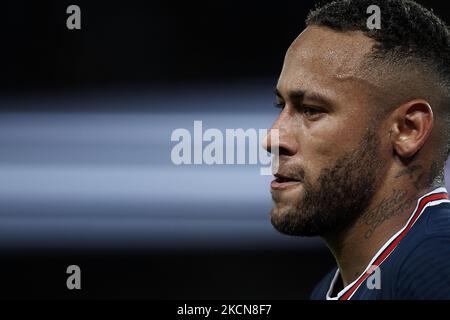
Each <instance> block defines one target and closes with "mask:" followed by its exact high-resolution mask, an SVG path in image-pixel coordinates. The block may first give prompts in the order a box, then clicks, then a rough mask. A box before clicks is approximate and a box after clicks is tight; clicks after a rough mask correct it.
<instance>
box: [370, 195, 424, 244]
mask: <svg viewBox="0 0 450 320" xmlns="http://www.w3.org/2000/svg"><path fill="white" fill-rule="evenodd" d="M416 200H417V198H416V195H415V194H414V195H413V196H412V197H409V198H408V197H407V191H405V190H397V189H393V190H392V195H391V196H389V197H386V198H384V199H383V200H381V202H380V203H379V204H378V205H377V206H376V207H375V208H373V209H372V210H370V211H369V212H368V213H367V214H365V215H364V217H363V222H364V223H365V224H366V225H367V226H368V227H369V229H368V230H367V231H366V233H365V234H364V237H365V238H366V239H369V238H370V237H371V236H372V234H373V232H374V231H375V229H376V228H378V227H379V226H380V225H381V224H382V223H383V222H384V221H386V220H389V219H390V218H392V217H393V216H395V215H398V214H401V213H402V212H404V211H405V210H408V209H410V208H411V207H412V205H413V204H414V203H415V202H416Z"/></svg>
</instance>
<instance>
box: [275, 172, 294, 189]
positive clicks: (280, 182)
mask: <svg viewBox="0 0 450 320" xmlns="http://www.w3.org/2000/svg"><path fill="white" fill-rule="evenodd" d="M275 178H276V179H275V180H273V181H272V183H271V184H270V187H271V188H272V189H273V190H283V189H287V188H289V187H292V186H295V185H298V184H300V183H301V181H300V180H297V179H293V178H290V177H288V176H284V175H282V174H275Z"/></svg>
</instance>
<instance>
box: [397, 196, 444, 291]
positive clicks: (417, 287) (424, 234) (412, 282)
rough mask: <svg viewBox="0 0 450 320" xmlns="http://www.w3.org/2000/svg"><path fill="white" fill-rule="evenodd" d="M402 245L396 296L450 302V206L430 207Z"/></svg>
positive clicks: (442, 204) (400, 246)
mask: <svg viewBox="0 0 450 320" xmlns="http://www.w3.org/2000/svg"><path fill="white" fill-rule="evenodd" d="M424 214H425V215H424V216H423V219H421V220H420V221H418V225H417V226H415V228H413V230H411V231H412V232H410V233H409V234H408V235H407V237H405V239H403V241H402V242H401V243H400V245H399V251H398V253H399V254H398V256H399V258H400V259H399V260H398V269H397V272H396V278H397V279H396V281H395V282H396V286H395V291H396V296H397V297H398V298H400V299H450V204H449V203H441V204H439V205H436V206H433V207H430V208H427V209H426V211H425V212H424Z"/></svg>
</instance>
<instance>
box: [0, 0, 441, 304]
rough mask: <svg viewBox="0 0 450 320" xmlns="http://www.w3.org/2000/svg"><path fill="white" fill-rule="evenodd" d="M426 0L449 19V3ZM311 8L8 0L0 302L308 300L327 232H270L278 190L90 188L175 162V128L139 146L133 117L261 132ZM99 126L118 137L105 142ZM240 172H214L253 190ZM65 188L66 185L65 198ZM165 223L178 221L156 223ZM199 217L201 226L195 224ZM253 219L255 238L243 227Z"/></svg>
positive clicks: (0, 133)
mask: <svg viewBox="0 0 450 320" xmlns="http://www.w3.org/2000/svg"><path fill="white" fill-rule="evenodd" d="M419 2H420V3H423V4H425V5H426V6H427V7H432V8H434V10H435V12H437V13H438V14H439V15H440V16H441V17H442V18H444V19H446V21H447V22H448V21H449V19H450V16H449V13H450V12H449V10H447V6H448V5H447V4H446V3H445V2H443V1H419ZM314 3H315V1H267V2H261V1H258V2H257V1H254V2H253V1H251V2H244V1H239V2H233V1H221V0H220V1H208V2H206V1H205V2H189V1H183V2H182V1H180V2H173V1H134V0H130V1H6V2H3V3H2V11H1V12H2V19H1V20H2V24H3V26H2V27H1V33H2V37H1V48H2V49H1V54H0V58H1V59H0V60H1V65H0V66H1V67H0V84H1V86H0V92H1V96H0V112H1V113H0V118H1V119H0V122H1V123H0V169H1V170H0V229H1V230H0V242H1V243H0V244H1V245H0V247H1V249H0V250H1V251H0V272H1V276H2V277H1V278H2V281H1V286H0V287H1V290H0V298H3V299H8V298H9V299H11V298H12V299H17V298H36V299H46V298H96V299H98V298H153V299H158V298H159V299H165V298H169V299H214V298H220V299H227V298H228V299H240V298H242V299H251V298H254V299H269V298H270V299H303V298H307V297H308V295H309V292H310V290H311V289H312V287H313V286H314V284H315V283H316V282H317V281H318V280H319V279H320V278H321V276H322V275H324V273H325V272H327V271H328V270H329V269H331V268H332V267H333V265H334V262H333V259H332V257H331V255H330V253H329V252H328V250H327V249H326V248H325V246H324V245H323V244H322V243H321V241H320V240H319V239H312V240H311V239H293V238H290V239H286V238H287V237H283V236H281V235H278V234H276V233H275V232H274V231H271V229H270V223H269V221H268V219H267V214H266V213H267V209H268V208H269V207H268V203H269V202H268V201H270V199H269V197H270V196H269V194H268V193H267V195H266V196H265V198H261V201H256V202H255V203H247V202H245V198H232V197H231V198H227V196H226V195H224V196H223V199H221V198H220V197H217V196H215V198H214V196H212V200H211V201H212V202H210V203H209V204H208V205H209V206H202V205H201V203H202V199H204V198H207V197H208V192H209V191H208V190H199V193H198V194H194V195H196V196H198V199H197V198H196V199H197V200H196V201H193V202H192V203H188V204H185V203H183V201H181V200H180V201H179V203H176V202H177V199H176V196H174V197H175V199H172V200H173V201H174V203H175V204H173V203H172V204H170V205H169V204H168V202H171V201H172V200H171V198H170V194H171V192H172V191H174V190H175V189H176V188H177V185H176V184H174V185H173V186H172V187H171V188H172V189H171V188H168V189H167V199H166V198H164V199H163V200H162V201H161V203H159V204H158V205H157V206H156V205H154V204H153V203H152V204H148V203H147V202H145V201H144V202H143V204H141V205H139V204H138V205H136V204H135V203H134V202H133V201H134V198H133V197H132V196H124V197H123V199H124V200H123V201H122V202H120V201H116V202H115V201H113V200H114V192H116V193H118V194H119V195H120V194H122V193H124V194H125V193H126V192H125V191H126V190H130V188H131V187H133V186H134V185H135V182H136V181H137V180H133V179H131V180H126V179H125V180H124V181H125V182H124V183H121V182H120V181H119V180H114V179H113V180H112V181H113V182H112V183H113V184H116V185H115V188H116V189H114V188H113V191H114V192H112V191H111V192H110V193H107V192H106V193H104V194H103V193H99V195H98V199H97V198H96V197H97V193H95V192H93V193H92V194H91V197H90V198H88V199H87V198H86V197H88V196H86V195H84V194H82V190H83V189H86V187H88V189H89V187H91V189H92V190H94V191H95V190H97V188H100V187H103V185H101V184H98V181H97V180H94V179H97V178H93V177H94V176H95V173H96V172H97V171H96V170H104V169H105V168H109V166H111V165H114V166H115V167H113V168H118V167H120V168H121V169H123V170H124V172H127V170H129V169H130V168H132V169H133V168H138V167H139V168H145V167H146V166H147V167H149V168H150V169H151V170H156V171H158V170H159V169H158V168H161V170H163V169H164V168H165V170H169V172H170V170H175V169H171V167H170V166H169V164H168V163H166V162H167V157H166V158H164V157H162V156H161V154H164V155H165V152H166V151H167V150H166V149H167V148H170V141H169V138H168V137H167V135H165V134H166V131H164V135H162V136H161V144H159V141H160V140H158V139H156V140H155V141H157V142H155V143H154V144H152V143H149V144H148V145H145V143H143V145H141V146H139V147H134V144H133V143H131V146H130V143H127V141H134V140H135V138H136V137H137V136H139V134H140V132H139V131H136V132H134V131H133V130H135V128H136V126H142V128H143V129H142V130H144V129H145V130H147V129H148V130H150V131H149V132H150V134H152V135H154V131H152V128H145V124H144V125H143V124H142V123H140V122H139V120H138V118H141V116H142V117H144V119H146V118H145V117H148V119H150V120H151V119H156V118H154V117H155V116H158V117H159V118H157V119H159V120H155V122H158V123H163V130H165V129H172V127H171V126H172V123H173V122H174V120H173V117H174V116H176V115H178V116H180V117H183V116H184V115H190V114H192V115H193V117H194V118H195V117H200V116H204V117H205V118H208V119H216V120H217V119H222V118H223V114H224V113H225V114H226V116H227V117H228V119H231V120H232V119H234V118H235V119H236V121H239V120H242V119H244V120H245V119H248V120H245V121H246V123H248V127H252V126H253V125H254V123H252V117H253V115H256V114H264V117H265V118H264V121H268V120H270V119H272V120H273V119H274V115H275V114H276V113H275V111H273V112H272V110H270V111H267V110H269V108H270V105H271V102H272V101H271V100H272V89H273V86H274V85H275V83H276V79H277V76H278V74H279V72H280V69H281V65H282V61H283V57H284V54H285V51H286V49H287V48H288V46H289V44H290V43H291V41H292V40H293V39H295V37H296V36H297V35H298V34H299V33H300V32H301V30H302V29H303V27H304V20H305V17H306V13H307V11H308V9H309V8H311V7H312V6H313V4H314ZM70 4H77V5H79V6H80V7H81V12H82V13H81V24H82V29H81V30H79V31H70V30H67V28H66V26H65V22H66V18H67V14H66V13H65V11H66V8H67V6H68V5H70ZM270 112H272V113H270ZM117 114H119V116H118V118H116V117H117ZM244 114H245V115H246V116H247V118H245V117H244ZM122 115H123V116H122ZM109 117H112V118H111V119H110V118H109ZM127 117H128V118H127ZM96 119H98V122H96V121H97V120H96ZM105 119H106V120H105ZM123 119H125V120H123ZM244 120H242V121H244ZM86 121H91V122H89V123H90V124H89V126H88V127H87V128H88V129H87V130H88V133H87V134H86V133H85V132H84V131H83V130H84V129H83V128H84V127H83V125H85V124H86ZM114 121H116V122H117V121H119V122H118V124H116V122H114ZM120 121H124V122H120ZM211 121H213V120H211ZM217 121H218V120H217ZM245 121H244V122H245ZM261 121H262V120H261ZM97 123H98V124H97ZM189 124H192V122H189V123H187V124H186V126H188V125H189ZM264 124H267V125H270V122H269V123H266V122H264ZM114 125H116V126H114ZM110 126H111V127H110ZM150 126H151V125H150ZM177 126H178V125H177ZM177 126H175V127H177ZM94 127H95V129H96V130H97V131H96V130H93V129H92V128H94ZM68 128H69V129H70V130H72V131H70V132H69V131H68V130H69V129H68ZM77 128H79V131H77ZM108 128H109V129H108ZM115 128H116V129H115ZM117 128H118V129H117ZM139 128H141V127H139ZM164 128H165V129H164ZM91 129H92V131H89V130H91ZM108 130H110V131H108ZM115 130H118V132H119V133H120V134H118V137H119V138H124V139H125V138H126V137H127V139H128V140H127V139H125V140H124V141H125V142H124V143H123V144H120V145H115V144H113V143H112V142H111V141H115V140H114V139H116V138H114V137H113V138H111V140H108V139H106V138H107V137H108V134H109V133H108V132H115ZM155 130H156V129H155ZM105 132H106V133H105ZM130 132H131V133H130ZM145 132H146V131H145ZM167 132H169V133H170V130H168V131H167ZM83 134H86V136H83ZM99 134H100V136H102V134H104V136H105V137H106V138H105V140H101V141H100V140H99V141H100V142H98V141H97V140H95V139H96V138H98V136H99ZM80 136H83V139H84V140H83V139H81V138H80V139H81V140H79V139H78V138H79V137H80ZM102 137H103V136H102ZM89 139H93V140H94V143H93V144H89V143H88V142H89V141H88V140H89ZM80 141H81V142H80ZM105 141H106V142H105ZM160 156H161V159H160V160H158V159H159V158H158V157H160ZM155 159H156V160H155ZM61 168H62V169H61ZM67 168H69V169H70V170H84V169H85V168H89V170H92V171H91V173H92V176H90V175H88V177H84V178H83V179H84V180H82V181H81V182H82V183H79V184H76V182H74V180H71V179H75V178H74V177H77V173H76V172H79V171H74V172H75V173H73V172H72V171H70V170H69V169H67ZM74 168H75V169H74ZM80 168H81V169H80ZM155 168H156V169H155ZM39 170H41V171H42V170H43V171H42V172H43V173H40V172H41V171H39ZM55 170H56V171H55ZM57 170H62V171H57ZM65 170H66V171H65ZM105 170H106V169H105ZM113 170H116V169H113ZM196 170H203V169H202V168H199V169H196ZM205 170H209V168H207V169H205ZM218 170H219V169H218ZM220 170H222V169H220ZM36 172H37V173H36ZM55 172H57V173H55ZM61 172H62V173H61ZM67 172H69V173H67ZM71 172H72V173H71ZM82 172H84V171H82ZM108 172H109V171H108ZM152 172H154V171H152ZM203 172H204V171H203ZM227 172H228V171H227ZM227 172H225V171H224V172H219V171H217V172H216V171H214V172H213V171H211V175H210V177H211V180H213V181H212V182H210V183H211V185H214V186H215V185H217V187H218V188H219V189H218V190H219V191H218V192H225V191H226V190H228V189H230V188H237V189H239V188H240V187H239V184H237V186H233V185H231V184H227V183H228V182H226V183H221V179H220V177H221V176H220V175H219V174H222V175H226V174H227ZM175 173H176V172H175ZM182 173H183V172H181V171H180V175H181V174H182ZM47 174H49V175H48V176H47ZM53 174H54V175H57V174H61V175H62V178H61V177H60V176H57V178H54V177H53V176H52V175H53ZM65 174H67V177H69V178H67V179H66V178H65V177H66V176H65ZM112 174H113V173H112ZM216 174H217V176H216ZM108 175H109V173H105V176H102V177H101V178H98V179H103V180H105V179H106V178H105V177H108ZM35 177H38V178H35ZM58 177H60V178H58ZM58 179H60V180H58ZM65 179H66V180H65ZM90 179H91V180H90ZM136 179H137V178H136ZM180 179H182V177H181V178H180ZM75 180H76V179H75ZM103 180H102V181H103ZM36 181H38V182H36ZM61 181H65V182H64V183H63V182H61ZM127 181H128V182H127ZM33 183H34V184H33ZM257 183H258V182H257V181H256V182H255V185H257ZM68 185H69V186H72V189H70V188H68V189H67V190H69V191H67V192H68V193H69V194H62V195H61V194H59V193H57V191H58V189H63V190H66V189H64V188H66V187H67V186H68ZM106 187H107V186H106V185H105V188H106ZM142 188H145V186H143V187H142ZM193 188H195V186H193ZM242 188H244V187H242ZM106 189H107V188H106ZM22 190H26V191H22ZM55 190H56V191H55ZM108 190H109V189H108ZM164 190H165V189H164ZM224 190H225V191H224ZM47 191H48V192H47ZM238 191H239V190H238ZM245 191H247V190H242V192H245ZM1 192H3V195H1ZM39 192H42V193H39ZM46 192H47V193H46ZM70 192H74V194H72V193H70ZM77 192H78V193H77ZM121 192H122V193H121ZM78 194H81V195H78ZM219 194H220V193H219ZM42 195H44V197H42ZM259 195H260V194H259V193H257V194H256V197H258V196H259ZM101 196H103V198H101ZM233 196H236V197H238V195H233ZM83 197H84V198H83ZM127 197H128V198H127ZM144 197H145V194H144ZM80 199H81V200H80ZM86 199H87V200H86ZM105 199H106V200H105ZM120 199H122V198H120ZM194 200H195V199H194ZM263 200H264V201H265V202H264V204H263V205H262V204H260V202H263ZM83 201H84V202H83ZM165 201H166V202H165ZM240 201H241V202H240ZM230 203H231V204H230ZM212 213H215V214H216V215H215V216H214V219H212V218H211V214H212ZM156 219H159V220H156ZM161 219H162V220H164V219H166V220H167V221H166V220H164V221H163V222H161V227H158V226H159V224H158V225H157V226H156V224H155V223H156V221H157V222H158V223H160V220H161ZM183 219H185V220H183ZM194 220H195V223H197V224H195V225H193V226H192V232H191V233H189V232H188V231H189V230H188V231H186V230H185V229H186V228H191V227H190V226H189V225H187V226H186V227H184V228H183V225H184V223H185V222H183V221H188V222H191V221H194ZM111 221H113V222H111ZM180 221H181V222H180ZM177 223H178V224H177ZM111 224H114V227H109V226H110V225H111ZM247 224H248V226H249V229H248V230H250V231H251V232H250V231H249V234H246V230H247V229H246V227H243V228H242V230H240V231H239V230H238V229H237V228H238V227H239V226H247ZM175 225H176V226H177V227H176V228H175V227H174V226H175ZM140 226H143V227H142V228H140ZM155 226H156V227H155ZM227 226H229V227H227ZM259 226H261V227H259ZM147 227H148V228H147ZM146 228H147V229H146ZM152 228H153V229H152ZM234 228H236V229H234ZM146 230H147V231H146ZM179 230H181V231H179ZM152 232H154V236H153V235H152ZM178 232H185V233H184V235H183V236H180V235H179V234H178ZM218 234H220V236H218ZM70 264H77V265H79V266H80V267H81V269H82V288H83V289H82V290H81V291H80V292H71V291H69V290H67V289H66V287H65V280H66V276H67V275H66V273H65V269H66V267H67V266H68V265H70Z"/></svg>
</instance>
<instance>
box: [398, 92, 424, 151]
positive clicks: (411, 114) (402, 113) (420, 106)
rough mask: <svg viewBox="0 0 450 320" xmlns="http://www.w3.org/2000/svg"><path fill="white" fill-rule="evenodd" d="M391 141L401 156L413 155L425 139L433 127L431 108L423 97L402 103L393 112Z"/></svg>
mask: <svg viewBox="0 0 450 320" xmlns="http://www.w3.org/2000/svg"><path fill="white" fill-rule="evenodd" d="M392 116H393V119H394V121H393V123H392V127H391V130H392V131H391V132H392V134H391V141H392V144H393V147H394V151H395V152H396V154H398V155H399V156H400V157H401V158H411V157H413V156H414V155H415V154H416V153H417V152H418V151H419V150H420V149H421V148H422V146H423V145H424V144H425V142H426V141H427V139H428V137H429V135H430V133H431V130H432V129H433V110H432V109H431V106H430V104H429V103H428V102H427V101H425V100H423V99H415V100H412V101H408V102H407V103H404V104H402V105H401V106H400V107H399V108H397V109H396V110H395V111H394V112H393V114H392Z"/></svg>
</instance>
